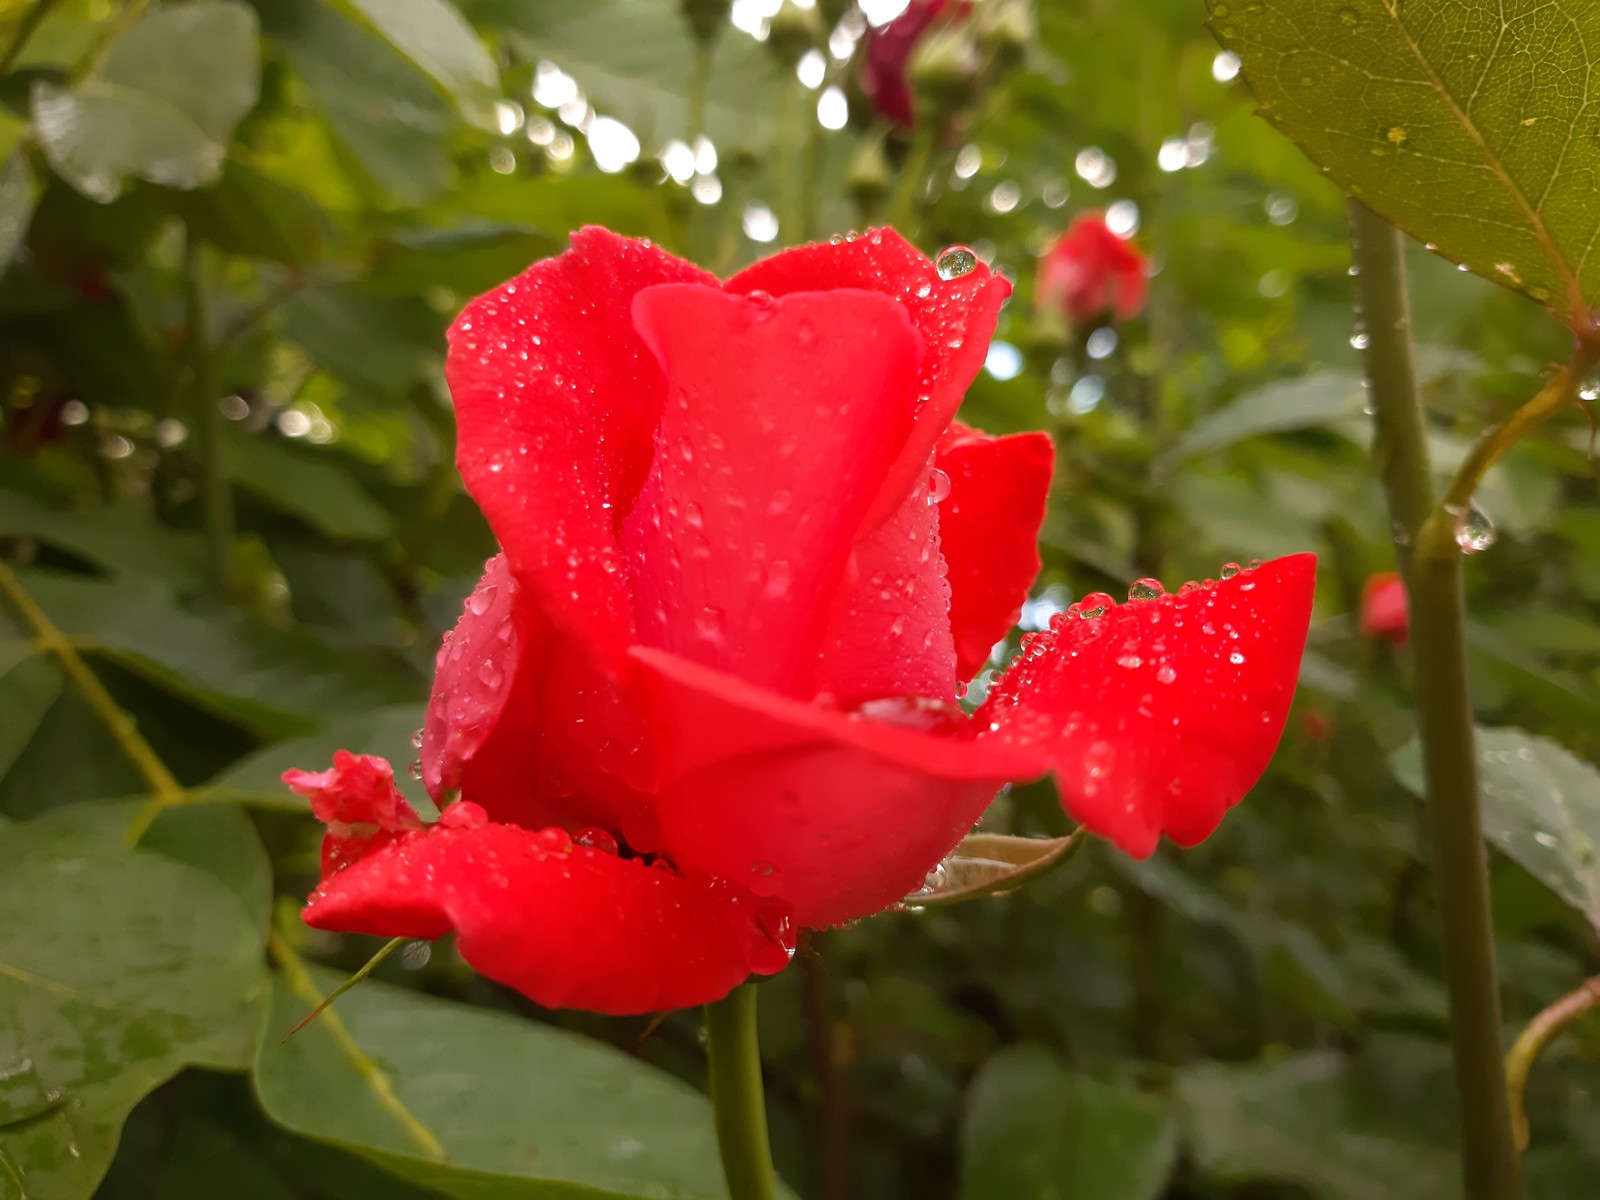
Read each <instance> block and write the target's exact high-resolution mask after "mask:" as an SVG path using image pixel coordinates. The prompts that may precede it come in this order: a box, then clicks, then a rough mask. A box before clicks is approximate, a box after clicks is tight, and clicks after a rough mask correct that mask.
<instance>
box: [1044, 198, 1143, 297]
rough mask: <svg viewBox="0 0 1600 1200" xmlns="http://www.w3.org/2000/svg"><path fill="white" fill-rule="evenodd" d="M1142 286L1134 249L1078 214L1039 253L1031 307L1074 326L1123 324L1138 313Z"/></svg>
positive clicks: (1098, 219) (1100, 222) (1099, 222)
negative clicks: (1057, 313) (1106, 321)
mask: <svg viewBox="0 0 1600 1200" xmlns="http://www.w3.org/2000/svg"><path fill="white" fill-rule="evenodd" d="M1148 286H1149V281H1148V279H1147V278H1146V275H1145V256H1144V254H1143V253H1142V252H1141V251H1140V250H1139V248H1138V247H1137V246H1135V245H1134V244H1133V243H1132V242H1130V241H1127V240H1126V239H1124V238H1120V237H1118V236H1117V235H1116V234H1114V233H1112V232H1111V230H1110V228H1109V227H1108V226H1107V225H1106V221H1105V217H1104V216H1103V215H1101V214H1100V213H1084V214H1082V215H1080V216H1079V217H1077V218H1076V219H1075V220H1074V221H1073V222H1072V225H1071V226H1070V227H1069V228H1068V229H1067V232H1066V233H1064V234H1062V235H1061V236H1060V237H1059V238H1057V239H1056V240H1055V242H1053V243H1052V244H1051V246H1050V248H1049V249H1048V250H1046V251H1045V253H1044V256H1043V258H1042V259H1041V260H1040V263H1039V275H1038V279H1037V282H1036V284H1035V287H1034V301H1035V303H1036V304H1037V305H1038V306H1039V307H1040V308H1057V309H1060V310H1061V311H1062V312H1064V313H1066V315H1067V316H1068V317H1070V318H1071V319H1072V320H1074V321H1094V320H1098V319H1099V318H1101V317H1104V316H1111V317H1115V318H1116V319H1117V320H1119V321H1126V320H1128V319H1130V318H1131V317H1134V316H1136V315H1138V313H1139V310H1140V309H1142V308H1143V307H1144V298H1145V292H1146V290H1147V288H1148Z"/></svg>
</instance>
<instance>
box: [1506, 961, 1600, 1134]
mask: <svg viewBox="0 0 1600 1200" xmlns="http://www.w3.org/2000/svg"><path fill="white" fill-rule="evenodd" d="M1597 1005H1600V975H1596V976H1595V977H1594V978H1593V979H1585V980H1584V981H1583V982H1582V983H1581V984H1579V985H1578V986H1577V988H1575V989H1574V990H1573V991H1570V992H1568V993H1567V994H1566V995H1565V996H1563V997H1561V999H1559V1000H1557V1001H1556V1002H1555V1003H1554V1004H1552V1005H1550V1006H1549V1007H1548V1008H1546V1009H1545V1010H1544V1011H1543V1012H1541V1013H1540V1014H1539V1015H1538V1016H1537V1017H1535V1018H1534V1019H1533V1020H1531V1021H1529V1022H1528V1027H1527V1028H1526V1029H1524V1030H1523V1031H1522V1033H1521V1034H1520V1035H1519V1036H1518V1038H1517V1040H1516V1042H1515V1043H1513V1044H1512V1047H1511V1052H1510V1053H1509V1054H1507V1055H1506V1088H1507V1091H1508V1094H1509V1096H1510V1101H1511V1120H1512V1122H1513V1123H1514V1125H1515V1131H1516V1136H1517V1146H1518V1147H1519V1148H1520V1149H1523V1150H1526V1149H1527V1148H1528V1139H1529V1137H1530V1136H1531V1133H1532V1131H1531V1130H1530V1129H1529V1128H1528V1113H1527V1110H1526V1109H1525V1108H1524V1107H1523V1104H1522V1094H1523V1092H1524V1091H1525V1090H1526V1089H1527V1086H1528V1075H1529V1073H1530V1072H1532V1070H1533V1064H1534V1063H1535V1062H1537V1061H1538V1059H1539V1055H1541V1054H1542V1053H1544V1048H1545V1047H1546V1046H1548V1045H1549V1044H1550V1043H1551V1042H1553V1041H1555V1039H1556V1038H1558V1037H1560V1036H1561V1034H1562V1033H1563V1032H1564V1031H1565V1030H1566V1028H1567V1026H1568V1025H1571V1024H1572V1023H1573V1022H1574V1021H1576V1020H1577V1019H1578V1018H1579V1017H1581V1016H1583V1015H1584V1013H1586V1012H1589V1011H1590V1010H1591V1009H1593V1008H1595V1007H1596V1006H1597Z"/></svg>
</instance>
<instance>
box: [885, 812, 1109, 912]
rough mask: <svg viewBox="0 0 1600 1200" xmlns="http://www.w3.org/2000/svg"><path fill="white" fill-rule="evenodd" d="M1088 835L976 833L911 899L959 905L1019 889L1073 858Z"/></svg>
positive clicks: (919, 904)
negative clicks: (1031, 835)
mask: <svg viewBox="0 0 1600 1200" xmlns="http://www.w3.org/2000/svg"><path fill="white" fill-rule="evenodd" d="M1085 837H1086V834H1085V831H1084V830H1082V829H1078V830H1074V831H1073V832H1072V833H1070V834H1068V835H1067V836H1066V837H1059V838H1030V837H1012V836H1010V835H1008V834H1003V833H971V834H968V835H967V836H966V837H964V838H962V839H961V844H960V845H959V846H957V847H956V848H955V849H954V850H953V851H951V852H950V854H948V855H947V856H946V857H945V858H944V860H943V861H942V862H941V863H939V865H938V866H937V867H935V868H934V869H933V870H932V871H929V872H928V879H927V882H926V883H924V884H923V886H922V887H921V888H920V889H919V890H918V891H916V892H913V893H912V894H911V895H909V896H907V897H906V904H907V905H908V906H910V907H913V908H926V907H930V906H932V905H937V904H959V903H961V902H962V901H963V900H982V899H984V898H985V897H988V896H1000V895H1004V894H1005V893H1006V892H1011V891H1015V890H1016V889H1017V888H1019V887H1021V886H1022V885H1023V884H1024V883H1027V882H1028V881H1029V880H1030V879H1033V878H1035V877H1036V876H1039V875H1043V874H1044V873H1045V872H1046V871H1049V870H1050V869H1051V868H1052V867H1055V866H1057V865H1059V864H1060V863H1063V862H1065V861H1066V860H1067V859H1069V858H1071V857H1072V855H1073V854H1074V853H1076V852H1077V850H1078V848H1079V847H1080V846H1082V845H1083V843H1084V840H1085Z"/></svg>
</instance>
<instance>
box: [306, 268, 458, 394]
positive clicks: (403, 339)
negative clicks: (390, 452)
mask: <svg viewBox="0 0 1600 1200" xmlns="http://www.w3.org/2000/svg"><path fill="white" fill-rule="evenodd" d="M283 322H284V329H285V331H286V332H287V333H288V335H289V337H291V338H292V339H293V340H295V341H296V342H299V343H300V345H301V346H303V347H305V349H306V352H307V353H309V354H310V355H311V356H312V358H314V359H315V360H316V362H317V365H318V366H320V367H322V368H323V369H324V370H326V371H328V372H329V373H330V374H332V375H334V376H336V377H338V378H339V379H341V380H343V381H345V382H346V383H349V384H352V385H354V386H355V387H358V388H362V389H365V390H368V391H371V392H376V393H379V394H381V395H390V394H393V393H395V392H401V391H404V390H405V389H407V388H409V387H411V386H413V385H414V384H417V383H420V382H422V381H423V380H425V379H427V378H428V377H429V376H430V374H432V373H435V372H437V371H438V370H439V366H440V362H441V360H442V358H443V355H444V328H443V322H442V321H441V319H440V317H439V315H438V314H437V313H435V312H434V311H433V310H432V309H430V308H429V307H428V306H427V305H426V304H424V303H423V302H422V301H420V300H418V299H417V298H416V297H415V296H414V295H412V296H380V295H375V294H374V293H373V292H371V291H369V290H367V289H365V288H361V287H326V288H310V289H307V290H305V291H302V292H299V293H297V294H296V295H295V296H294V297H293V298H292V299H290V300H289V301H288V302H287V303H285V304H284V306H283Z"/></svg>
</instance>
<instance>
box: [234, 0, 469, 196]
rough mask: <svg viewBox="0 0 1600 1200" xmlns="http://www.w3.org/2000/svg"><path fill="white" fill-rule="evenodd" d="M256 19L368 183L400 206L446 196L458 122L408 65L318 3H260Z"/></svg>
mask: <svg viewBox="0 0 1600 1200" xmlns="http://www.w3.org/2000/svg"><path fill="white" fill-rule="evenodd" d="M261 21H262V25H263V27H264V29H265V31H266V33H267V34H268V36H269V37H270V38H271V39H272V41H273V42H275V43H276V44H277V45H278V47H279V48H281V49H282V51H283V53H284V55H285V56H286V57H287V58H288V60H289V65H290V66H291V67H293V68H294V71H295V73H296V74H297V75H299V76H300V77H301V78H302V79H303V80H305V83H306V86H307V87H308V88H310V89H311V92H312V93H313V95H314V97H315V98H316V101H317V104H318V107H319V108H320V109H321V110H322V112H323V114H324V115H325V116H326V117H327V120H328V124H329V125H330V126H332V128H333V132H334V133H335V134H336V135H337V136H338V138H339V140H340V141H341V142H342V143H343V144H344V145H345V146H346V147H347V148H348V149H349V150H350V152H351V154H353V155H354V156H355V158H356V160H357V161H358V162H359V163H360V165H361V167H362V168H363V169H364V170H365V172H366V174H367V175H369V176H371V178H372V180H373V182H375V183H376V184H377V185H378V186H379V187H380V188H382V189H384V190H385V191H386V192H388V193H389V194H390V195H391V196H393V197H394V198H395V199H397V200H400V201H402V202H405V203H420V202H421V201H423V200H426V199H428V198H430V197H432V196H435V195H437V194H438V193H440V192H442V191H444V190H445V188H446V186H447V185H448V184H449V182H450V180H451V176H452V169H451V165H450V157H449V153H448V150H447V149H446V144H445V135H446V134H447V133H449V132H450V131H451V130H452V129H455V128H457V127H458V123H457V121H456V119H455V116H454V114H453V113H452V112H451V110H450V107H449V106H448V105H447V104H445V102H444V101H443V99H441V98H440V96H439V95H438V93H437V92H435V91H434V89H433V88H432V87H431V86H429V84H428V83H427V81H426V80H424V79H423V78H422V77H420V76H419V75H418V74H417V72H416V70H415V69H414V68H413V67H412V66H411V64H410V63H408V62H407V61H406V60H405V59H403V58H402V57H401V56H400V55H399V54H397V53H395V51H394V50H393V49H391V48H390V47H389V46H388V45H387V44H385V43H384V42H383V41H381V40H379V39H378V38H376V37H374V36H372V34H371V33H369V32H368V31H367V30H365V29H363V28H362V27H361V26H359V25H357V24H356V23H355V22H353V21H351V20H350V19H349V18H347V17H345V16H343V15H342V14H340V13H338V12H336V11H335V10H334V9H332V8H330V7H328V6H327V5H325V4H322V3H319V2H318V0H263V3H262V7H261Z"/></svg>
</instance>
